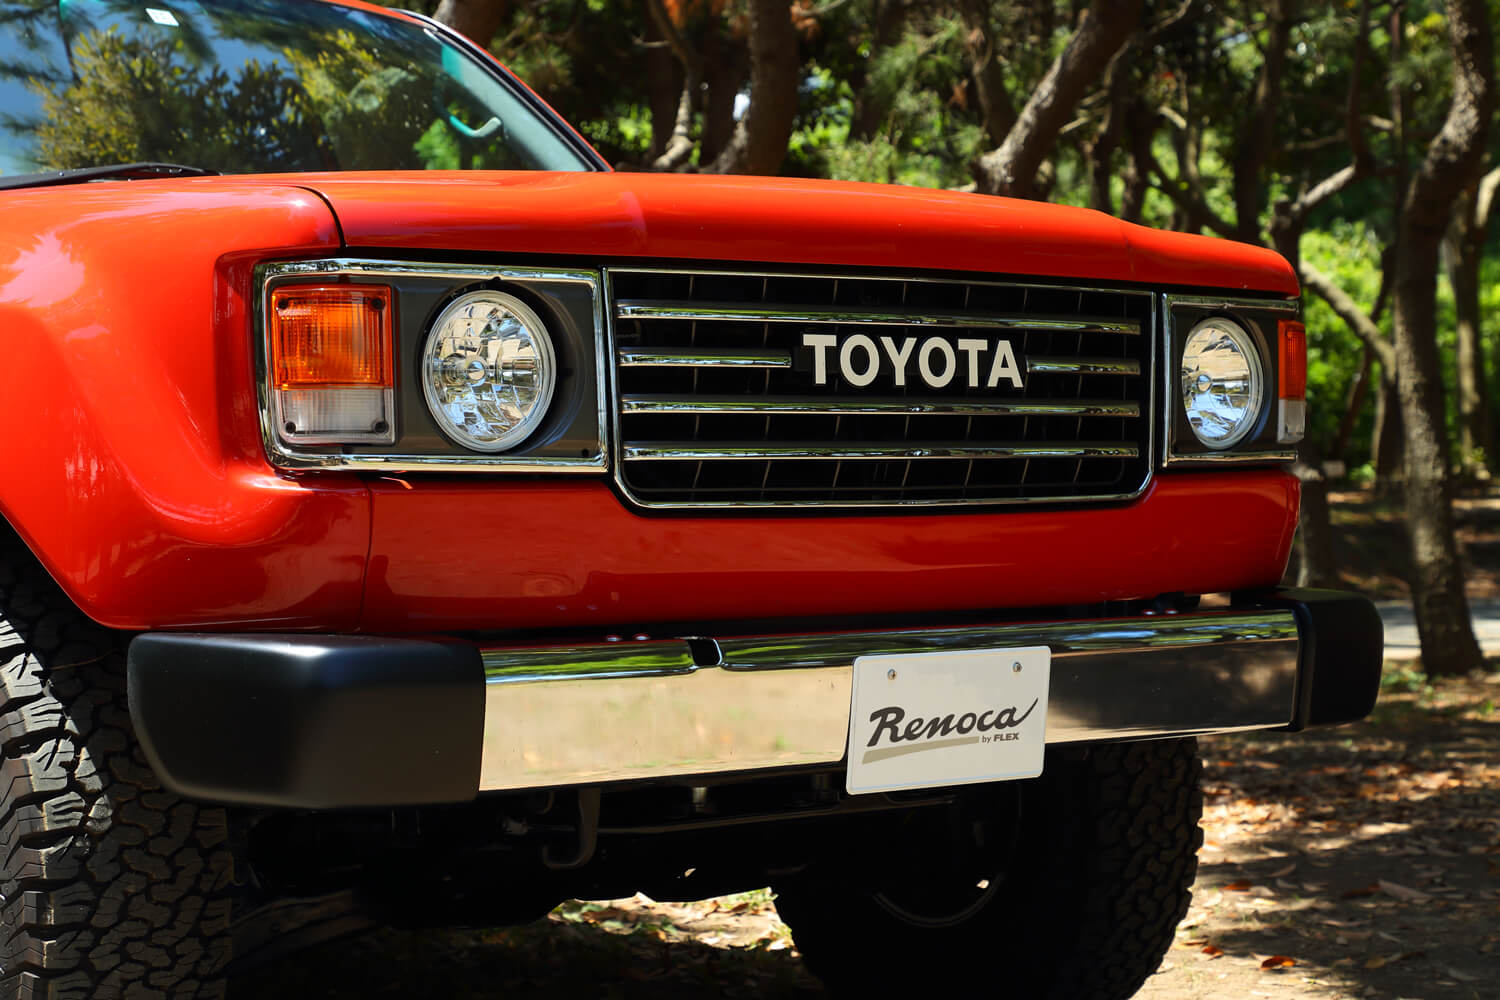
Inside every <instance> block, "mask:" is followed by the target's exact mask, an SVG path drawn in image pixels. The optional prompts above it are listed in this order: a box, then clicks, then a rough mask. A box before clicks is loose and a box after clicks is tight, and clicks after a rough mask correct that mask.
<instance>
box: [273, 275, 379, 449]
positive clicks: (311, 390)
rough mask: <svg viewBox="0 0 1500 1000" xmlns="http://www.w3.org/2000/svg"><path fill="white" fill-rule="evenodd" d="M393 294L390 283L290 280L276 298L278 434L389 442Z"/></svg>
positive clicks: (298, 439)
mask: <svg viewBox="0 0 1500 1000" xmlns="http://www.w3.org/2000/svg"><path fill="white" fill-rule="evenodd" d="M393 300H394V294H393V292H392V290H391V289H390V287H388V286H386V285H352V284H350V285H291V286H286V287H283V288H281V289H279V290H277V291H275V292H274V293H272V295H271V301H270V310H269V311H270V317H269V327H268V341H269V343H268V345H267V346H268V349H269V350H268V353H269V359H268V360H269V366H270V379H271V391H272V394H273V396H274V399H273V406H274V410H273V413H274V417H275V420H276V433H277V435H278V436H279V437H280V438H281V439H282V440H283V441H286V442H287V443H290V444H363V443H369V444H391V443H394V441H395V440H396V429H395V422H394V419H393V412H394V409H393V407H394V400H393V396H394V389H395V362H394V357H393V353H392V346H391V345H392V342H393V339H394V331H393V328H394V322H395V321H394V312H395V310H394V308H393V306H394V301H393Z"/></svg>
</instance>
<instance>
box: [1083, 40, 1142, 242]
mask: <svg viewBox="0 0 1500 1000" xmlns="http://www.w3.org/2000/svg"><path fill="white" fill-rule="evenodd" d="M1134 51H1135V41H1134V39H1132V40H1131V41H1129V42H1126V43H1125V46H1124V47H1123V48H1121V49H1120V51H1118V52H1116V53H1115V55H1114V58H1113V59H1111V60H1110V61H1109V67H1108V68H1107V69H1106V70H1105V71H1104V94H1105V109H1104V121H1102V122H1100V123H1099V128H1098V130H1097V131H1095V132H1094V135H1093V137H1092V138H1090V139H1089V141H1088V142H1086V143H1085V144H1084V148H1083V155H1084V158H1085V160H1087V162H1088V168H1089V208H1092V209H1094V210H1096V211H1099V212H1104V213H1106V214H1109V215H1113V214H1114V210H1115V204H1114V193H1113V192H1112V191H1111V190H1110V188H1111V181H1112V180H1113V179H1114V175H1115V172H1114V169H1113V165H1114V157H1115V150H1116V149H1117V148H1118V147H1119V145H1120V137H1121V135H1122V134H1123V132H1124V130H1125V119H1126V118H1127V117H1128V116H1129V113H1130V112H1129V103H1130V102H1131V101H1132V100H1133V97H1132V95H1131V93H1130V83H1131V81H1130V71H1129V61H1130V57H1131V56H1132V55H1133V53H1134Z"/></svg>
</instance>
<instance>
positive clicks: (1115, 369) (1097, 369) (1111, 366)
mask: <svg viewBox="0 0 1500 1000" xmlns="http://www.w3.org/2000/svg"><path fill="white" fill-rule="evenodd" d="M1026 370H1027V371H1028V372H1035V373H1036V374H1038V375H1071V374H1074V373H1079V374H1083V375H1139V374H1140V373H1141V363H1140V362H1139V361H1133V360H1118V359H1115V358H1053V357H1037V356H1032V357H1028V358H1027V359H1026Z"/></svg>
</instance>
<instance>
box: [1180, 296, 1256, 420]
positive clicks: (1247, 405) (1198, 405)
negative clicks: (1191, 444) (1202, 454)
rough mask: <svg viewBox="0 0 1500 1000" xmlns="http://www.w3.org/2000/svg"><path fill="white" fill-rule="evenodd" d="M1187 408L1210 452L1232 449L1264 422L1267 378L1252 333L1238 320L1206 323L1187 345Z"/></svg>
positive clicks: (1184, 397) (1190, 336) (1184, 368)
mask: <svg viewBox="0 0 1500 1000" xmlns="http://www.w3.org/2000/svg"><path fill="white" fill-rule="evenodd" d="M1181 384H1182V408H1183V410H1184V411H1185V412H1186V413H1187V419H1188V423H1189V424H1190V425H1191V426H1192V428H1193V433H1194V434H1196V435H1197V436H1198V440H1199V441H1202V442H1203V443H1204V444H1205V445H1207V446H1208V447H1210V448H1215V449H1220V448H1231V447H1233V446H1234V445H1236V444H1238V443H1239V442H1240V441H1241V440H1242V439H1243V438H1244V437H1245V435H1246V434H1249V433H1250V431H1251V429H1252V428H1253V427H1254V426H1255V424H1256V422H1257V421H1258V420H1259V419H1260V411H1261V402H1262V401H1263V400H1264V398H1265V391H1266V390H1265V385H1266V381H1265V376H1264V375H1263V374H1262V373H1261V364H1260V351H1259V350H1257V349H1256V346H1255V338H1254V337H1252V336H1251V335H1250V332H1249V331H1248V330H1246V329H1245V328H1244V327H1242V326H1240V325H1239V324H1238V323H1236V322H1234V321H1233V320H1228V319H1224V318H1222V317H1214V318H1212V319H1206V320H1204V321H1203V322H1201V323H1199V324H1198V325H1197V326H1195V327H1193V330H1192V332H1191V333H1189V334H1188V337H1187V340H1186V341H1185V342H1184V343H1183V345H1182V383H1181Z"/></svg>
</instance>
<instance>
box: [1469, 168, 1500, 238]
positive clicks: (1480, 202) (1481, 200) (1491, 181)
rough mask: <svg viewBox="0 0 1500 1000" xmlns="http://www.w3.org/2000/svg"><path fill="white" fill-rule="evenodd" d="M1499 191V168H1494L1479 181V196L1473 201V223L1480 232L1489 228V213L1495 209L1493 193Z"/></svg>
mask: <svg viewBox="0 0 1500 1000" xmlns="http://www.w3.org/2000/svg"><path fill="white" fill-rule="evenodd" d="M1497 189H1500V167H1496V168H1494V169H1493V170H1491V171H1490V172H1489V173H1487V174H1485V175H1484V177H1482V178H1480V181H1479V194H1478V196H1477V197H1476V198H1475V199H1474V222H1475V224H1476V225H1477V226H1478V227H1479V229H1480V231H1481V232H1482V231H1484V230H1486V229H1488V228H1489V226H1490V213H1491V211H1493V210H1494V207H1495V191H1496V190H1497Z"/></svg>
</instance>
